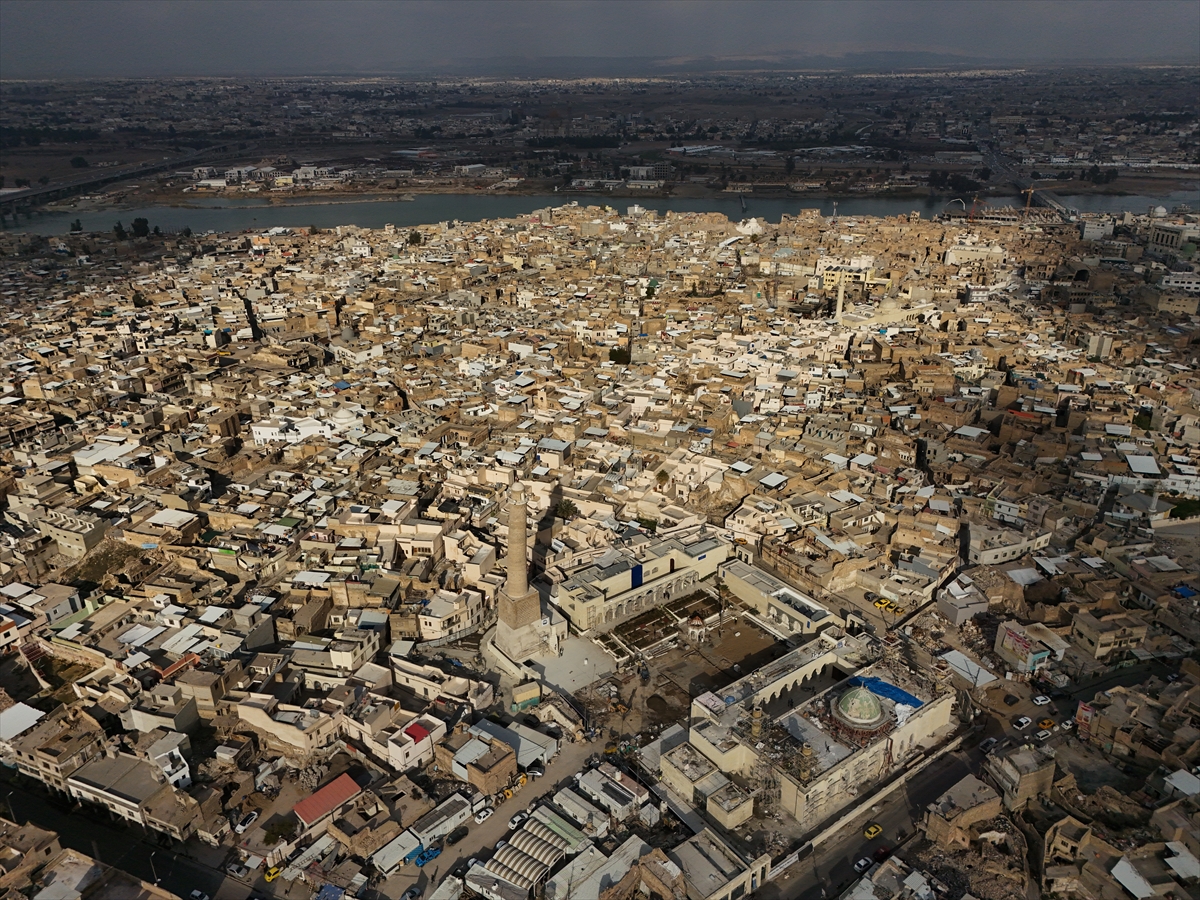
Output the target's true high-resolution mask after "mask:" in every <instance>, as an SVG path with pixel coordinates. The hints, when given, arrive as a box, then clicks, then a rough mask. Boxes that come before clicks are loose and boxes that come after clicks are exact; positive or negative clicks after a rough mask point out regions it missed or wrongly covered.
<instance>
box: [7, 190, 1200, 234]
mask: <svg viewBox="0 0 1200 900" xmlns="http://www.w3.org/2000/svg"><path fill="white" fill-rule="evenodd" d="M1062 199H1063V200H1064V201H1065V202H1067V203H1069V204H1071V205H1072V206H1074V207H1076V208H1077V209H1079V210H1080V211H1082V212H1110V213H1119V212H1124V211H1125V210H1129V211H1131V212H1134V213H1139V214H1144V213H1145V212H1146V209H1147V208H1148V207H1150V206H1157V205H1162V206H1165V207H1166V208H1167V209H1168V210H1169V209H1171V207H1172V206H1175V205H1176V204H1179V203H1187V204H1189V205H1191V206H1192V207H1193V208H1198V207H1200V191H1174V192H1172V193H1170V194H1166V195H1164V196H1159V197H1147V196H1140V195H1134V196H1125V197H1122V196H1115V195H1110V194H1082V195H1078V196H1074V197H1063V198H1062ZM949 200H950V198H943V197H939V198H936V199H935V198H928V197H912V198H905V199H897V198H894V197H842V198H838V200H837V212H838V214H839V215H843V216H895V215H901V214H907V213H909V212H911V211H913V210H920V212H921V213H922V215H923V216H924V217H926V218H929V217H931V216H933V215H936V214H937V213H939V212H941V211H942V209H944V208H945V205H946V203H947V202H948V201H949ZM571 201H578V202H579V203H580V204H581V205H584V206H586V205H600V204H608V205H611V206H614V207H616V208H618V209H621V210H624V209H625V208H626V207H629V206H632V205H634V204H635V203H637V204H640V205H642V206H644V207H646V208H647V209H653V210H657V211H658V212H666V211H668V210H670V211H675V212H720V213H724V214H725V215H727V216H729V218H730V219H733V220H735V221H737V220H740V219H745V218H749V217H751V216H755V217H758V218H760V219H766V220H768V221H771V222H778V221H779V220H780V217H781V216H782V215H783V214H784V213H790V214H795V213H797V212H798V211H799V210H801V209H811V208H816V207H820V209H821V211H822V212H823V213H824V214H825V215H830V214H832V213H833V210H834V200H833V198H830V197H803V196H799V197H795V198H791V197H786V198H785V197H780V198H766V197H764V198H754V197H747V198H746V208H745V212H743V211H742V203H741V200H740V199H739V198H738V197H737V196H733V197H713V198H695V197H643V198H627V197H606V196H602V195H596V194H566V193H562V194H529V195H515V196H514V195H488V194H417V195H416V198H415V199H414V200H411V201H403V200H377V201H369V200H345V201H341V200H330V201H327V202H319V201H318V202H312V203H291V204H271V203H269V202H268V201H266V200H260V199H258V198H216V197H213V198H209V197H202V198H197V199H196V200H195V201H193V202H194V205H192V206H148V207H143V208H138V209H120V210H68V211H66V212H47V213H34V214H33V215H32V216H31V217H29V218H28V219H23V220H22V221H21V223H20V224H19V225H16V226H12V225H9V226H8V228H9V229H10V230H13V231H28V232H33V233H35V234H46V235H53V234H66V233H67V231H68V230H69V229H70V227H71V222H73V221H74V220H75V219H79V220H80V221H81V223H82V224H83V229H84V231H109V230H110V229H112V227H113V225H114V224H115V223H116V222H117V221H121V222H123V223H124V224H125V226H126V227H128V225H129V223H130V222H132V221H133V220H134V219H136V218H139V217H141V218H145V219H146V220H147V221H149V223H150V225H151V227H153V226H155V225H157V226H158V227H160V228H162V229H163V230H164V231H180V230H182V229H184V228H191V229H192V231H195V232H206V231H215V232H230V231H243V230H248V229H253V230H258V229H266V228H273V227H275V226H284V227H289V228H304V227H307V226H309V225H316V226H317V227H318V228H332V227H333V226H335V225H359V226H362V227H365V228H381V227H383V226H384V225H387V224H392V225H399V226H410V225H427V224H432V223H436V222H446V221H453V220H459V221H463V222H475V221H479V220H481V219H503V218H511V217H513V216H520V215H524V214H526V213H529V212H532V211H533V210H535V209H542V208H544V207H546V206H561V205H563V204H566V203H570V202H571ZM988 203H989V204H990V205H992V206H1005V205H1008V206H1017V207H1019V206H1023V205H1024V200H1023V199H1022V198H1020V197H1016V196H1013V197H989V198H988Z"/></svg>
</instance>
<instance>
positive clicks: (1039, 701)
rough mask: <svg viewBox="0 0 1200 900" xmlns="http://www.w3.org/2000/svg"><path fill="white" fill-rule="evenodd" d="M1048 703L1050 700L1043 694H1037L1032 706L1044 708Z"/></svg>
mask: <svg viewBox="0 0 1200 900" xmlns="http://www.w3.org/2000/svg"><path fill="white" fill-rule="evenodd" d="M1049 702H1050V698H1049V697H1047V696H1046V695H1045V694H1038V695H1037V696H1036V697H1034V698H1033V705H1034V706H1045V705H1046V704H1048V703H1049Z"/></svg>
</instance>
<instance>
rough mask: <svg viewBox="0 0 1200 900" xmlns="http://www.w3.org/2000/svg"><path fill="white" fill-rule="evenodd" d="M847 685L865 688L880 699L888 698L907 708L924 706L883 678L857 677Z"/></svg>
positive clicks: (848, 681)
mask: <svg viewBox="0 0 1200 900" xmlns="http://www.w3.org/2000/svg"><path fill="white" fill-rule="evenodd" d="M846 684H848V685H849V686H850V687H865V688H866V689H867V690H868V691H870V692H871V693H872V694H878V695H879V696H880V697H886V698H887V699H889V700H891V701H892V702H893V703H903V704H905V705H906V706H913V707H916V706H923V705H924V704H922V702H921V701H920V700H918V699H917V698H916V697H914V696H913V695H912V694H910V693H909V692H908V691H902V690H900V688H898V687H896V686H895V685H894V684H888V682H886V681H884V680H883V679H882V678H875V677H874V676H867V677H863V676H860V675H855V676H854V677H853V678H848V679H846Z"/></svg>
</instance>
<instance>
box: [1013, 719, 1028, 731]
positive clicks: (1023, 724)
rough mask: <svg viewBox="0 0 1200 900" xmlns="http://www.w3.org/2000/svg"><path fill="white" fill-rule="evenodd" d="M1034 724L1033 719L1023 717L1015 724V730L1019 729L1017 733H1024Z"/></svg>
mask: <svg viewBox="0 0 1200 900" xmlns="http://www.w3.org/2000/svg"><path fill="white" fill-rule="evenodd" d="M1032 724H1033V719H1031V718H1029V716H1021V718H1019V719H1017V720H1016V721H1015V722H1013V728H1015V729H1017V731H1024V730H1025V729H1026V728H1028V727H1029V726H1030V725H1032Z"/></svg>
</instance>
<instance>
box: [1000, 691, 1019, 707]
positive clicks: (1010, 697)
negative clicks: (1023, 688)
mask: <svg viewBox="0 0 1200 900" xmlns="http://www.w3.org/2000/svg"><path fill="white" fill-rule="evenodd" d="M1020 702H1021V698H1020V697H1018V696H1017V695H1016V694H1005V695H1004V705H1005V706H1016V705H1017V704H1018V703H1020Z"/></svg>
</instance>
